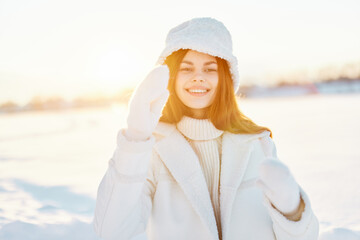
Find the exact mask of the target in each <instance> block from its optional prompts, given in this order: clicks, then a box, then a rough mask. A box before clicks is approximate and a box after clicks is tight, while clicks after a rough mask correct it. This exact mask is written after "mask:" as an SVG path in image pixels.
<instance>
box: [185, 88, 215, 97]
mask: <svg viewBox="0 0 360 240" xmlns="http://www.w3.org/2000/svg"><path fill="white" fill-rule="evenodd" d="M185 90H186V91H187V92H188V93H189V94H190V95H191V96H196V97H202V96H204V95H206V94H207V93H208V92H209V91H210V89H198V88H197V89H195V88H193V89H190V88H188V89H185Z"/></svg>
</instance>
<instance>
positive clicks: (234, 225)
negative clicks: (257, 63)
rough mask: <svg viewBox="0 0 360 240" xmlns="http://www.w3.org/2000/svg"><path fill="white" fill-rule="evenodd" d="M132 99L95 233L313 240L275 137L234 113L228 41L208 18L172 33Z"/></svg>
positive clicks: (302, 198) (301, 195)
mask: <svg viewBox="0 0 360 240" xmlns="http://www.w3.org/2000/svg"><path fill="white" fill-rule="evenodd" d="M159 63H160V64H164V65H162V66H159V67H156V68H155V69H154V70H152V71H151V73H150V74H149V75H148V76H147V77H146V78H145V80H144V81H143V82H142V83H141V84H140V85H139V86H138V87H137V89H136V90H135V92H134V94H133V96H132V98H131V101H130V105H129V114H128V117H127V128H124V129H120V130H119V132H118V135H117V148H116V150H115V152H114V154H113V157H112V158H111V159H110V161H109V166H108V170H107V172H106V174H105V176H104V178H103V179H102V181H101V183H100V186H99V189H98V196H97V202H96V210H95V218H94V228H95V231H96V233H97V234H98V235H99V236H100V237H102V238H103V239H105V240H108V239H109V240H110V239H156V240H157V239H161V240H162V239H164V240H165V239H166V240H168V239H171V240H172V239H184V240H185V239H186V240H187V239H196V240H200V239H204V240H212V239H223V240H232V239H246V240H249V239H250V240H251V239H256V240H274V239H277V240H288V239H296V240H300V239H301V240H305V239H308V240H315V239H317V236H318V221H317V219H316V217H315V215H314V214H313V212H312V210H311V206H310V202H309V199H308V197H307V195H306V194H305V192H304V191H303V190H302V189H301V188H300V187H299V185H298V184H297V183H296V181H295V179H294V177H293V176H292V174H291V173H290V171H289V169H288V168H287V167H286V166H285V165H284V164H283V163H281V162H280V161H279V160H278V159H277V155H276V148H275V145H274V143H273V141H272V134H271V131H270V130H269V129H267V128H265V127H261V126H258V125H256V124H255V123H253V122H252V121H251V120H250V119H249V118H247V117H246V116H244V115H243V114H242V113H241V112H240V111H239V109H238V107H237V104H236V98H235V92H236V90H237V88H238V86H239V80H238V72H237V60H236V57H235V56H233V54H232V41H231V35H230V33H229V32H228V30H227V29H226V27H225V26H224V25H223V24H222V23H221V22H219V21H217V20H215V19H212V18H195V19H192V20H190V21H187V22H185V23H182V24H180V25H179V26H177V27H175V28H173V29H172V30H170V32H169V34H168V36H167V40H166V47H165V49H164V51H163V52H162V53H161V56H160V58H159Z"/></svg>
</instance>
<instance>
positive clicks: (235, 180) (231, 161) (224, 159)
mask: <svg viewBox="0 0 360 240" xmlns="http://www.w3.org/2000/svg"><path fill="white" fill-rule="evenodd" d="M268 134H269V133H268V132H263V133H260V134H232V133H229V132H225V133H224V136H223V142H222V156H221V176H220V211H221V228H222V235H223V240H226V239H227V231H228V226H229V223H230V219H231V214H232V208H233V203H234V200H235V197H236V193H237V190H238V187H239V186H240V183H241V181H242V179H243V177H244V174H245V172H246V169H247V166H248V163H249V158H250V155H251V152H252V150H253V146H254V145H253V144H254V142H253V141H251V140H253V139H256V138H259V137H261V136H265V135H268Z"/></svg>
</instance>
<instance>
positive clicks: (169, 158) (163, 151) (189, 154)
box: [154, 131, 218, 239]
mask: <svg viewBox="0 0 360 240" xmlns="http://www.w3.org/2000/svg"><path fill="white" fill-rule="evenodd" d="M154 148H155V150H156V151H157V152H158V154H159V156H160V158H161V159H162V161H163V162H164V164H165V165H166V167H167V168H168V169H169V171H170V172H171V174H172V175H173V177H174V178H175V180H176V181H177V182H178V184H179V185H180V187H181V188H182V189H183V191H184V193H185V195H186V197H187V198H188V199H189V201H190V203H191V205H192V207H193V208H194V210H195V211H196V212H197V214H198V215H199V216H200V218H201V220H202V221H203V223H204V224H205V225H206V226H207V227H208V229H209V231H210V234H211V235H212V236H213V239H218V231H217V227H216V220H215V216H214V210H213V207H212V204H211V199H210V194H209V191H208V188H207V185H206V181H205V177H204V175H203V172H202V170H201V166H200V163H199V160H198V157H197V155H196V154H195V152H194V151H193V149H192V148H191V146H190V144H189V143H188V142H187V141H186V139H185V138H184V137H183V136H182V135H181V134H180V133H179V132H178V131H171V133H170V134H169V135H168V136H167V137H165V138H163V139H162V140H160V141H158V142H157V143H156V144H155V146H154Z"/></svg>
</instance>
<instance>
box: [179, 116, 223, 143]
mask: <svg viewBox="0 0 360 240" xmlns="http://www.w3.org/2000/svg"><path fill="white" fill-rule="evenodd" d="M176 127H177V129H178V130H179V131H180V132H181V133H182V134H184V135H185V136H186V137H188V138H190V139H192V140H210V139H214V138H217V137H219V136H221V134H222V133H223V132H224V131H222V130H219V129H217V128H216V127H215V126H214V124H213V123H212V122H211V121H210V119H196V118H191V117H188V116H183V118H182V119H181V120H180V121H179V122H178V123H177V124H176Z"/></svg>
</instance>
